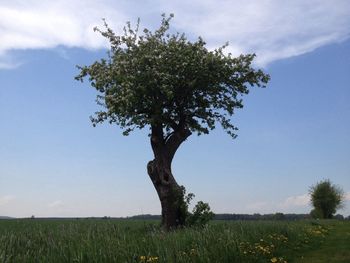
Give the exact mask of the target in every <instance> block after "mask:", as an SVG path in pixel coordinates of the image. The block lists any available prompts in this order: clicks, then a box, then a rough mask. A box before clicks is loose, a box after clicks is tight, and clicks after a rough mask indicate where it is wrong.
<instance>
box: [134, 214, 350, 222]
mask: <svg viewBox="0 0 350 263" xmlns="http://www.w3.org/2000/svg"><path fill="white" fill-rule="evenodd" d="M128 218H129V219H142V220H160V219H161V216H160V215H150V214H145V215H136V216H131V217H128ZM334 218H335V219H340V220H343V219H347V220H350V216H348V217H346V218H344V216H343V215H339V214H338V215H336V216H334ZM303 219H311V216H310V214H283V213H275V214H263V215H261V214H252V215H251V214H215V217H214V220H303Z"/></svg>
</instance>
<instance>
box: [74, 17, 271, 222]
mask: <svg viewBox="0 0 350 263" xmlns="http://www.w3.org/2000/svg"><path fill="white" fill-rule="evenodd" d="M172 17H173V15H170V16H169V17H166V16H165V15H164V14H163V15H162V21H161V25H160V27H159V28H158V29H157V30H155V31H154V32H151V31H150V30H148V29H144V30H143V33H142V34H139V21H140V20H138V23H137V26H136V28H135V29H132V28H131V25H130V22H128V23H127V26H125V27H124V34H122V35H117V34H116V33H115V32H114V31H113V30H112V29H111V28H110V27H109V26H108V24H107V23H106V21H104V23H105V30H104V31H103V30H101V29H99V28H95V29H94V30H95V31H97V32H99V33H100V34H101V35H102V36H103V37H105V38H107V39H108V41H109V42H110V45H111V48H110V51H109V52H108V58H107V59H101V60H100V61H96V62H94V63H93V64H92V65H90V66H78V68H79V69H80V74H79V75H78V76H77V77H76V79H77V80H80V81H83V79H84V78H85V77H88V80H89V82H90V84H91V86H92V87H93V88H95V89H96V90H97V91H98V92H99V95H97V103H98V104H99V105H101V106H102V107H103V110H101V111H99V112H96V115H95V116H94V117H91V120H92V123H93V125H94V126H95V125H96V124H98V123H102V122H104V121H108V122H109V123H111V124H117V125H119V126H120V127H121V128H122V129H123V134H124V135H128V134H129V133H130V132H131V131H132V130H134V129H135V128H138V129H142V128H146V127H147V128H149V131H150V133H149V136H150V143H151V146H152V150H153V153H154V159H153V160H151V161H150V162H149V163H148V164H147V171H148V175H149V177H150V179H151V180H152V183H153V185H154V187H155V189H156V191H157V193H158V197H159V199H160V202H161V207H162V224H163V225H164V226H165V227H166V228H167V229H170V228H174V227H177V226H179V225H183V224H184V222H185V214H186V213H184V212H183V210H182V209H181V207H183V202H184V198H183V195H182V192H183V191H182V189H181V187H180V186H179V185H178V183H177V182H176V180H175V178H174V176H173V174H172V171H171V163H172V160H173V158H174V155H175V153H176V151H177V149H178V148H179V146H180V145H181V144H182V143H183V142H184V141H185V140H186V139H187V138H188V137H189V136H190V135H191V134H193V133H195V134H198V135H201V134H208V133H209V132H210V131H211V130H213V129H214V128H215V127H216V125H217V123H220V124H221V126H222V127H223V129H225V130H226V132H227V133H228V134H229V135H231V136H232V138H235V137H236V134H235V132H236V130H237V128H236V127H235V126H234V125H233V124H232V123H231V120H230V117H231V116H232V115H233V114H234V111H235V109H239V108H242V107H243V104H242V95H244V94H248V92H249V87H252V86H259V87H265V85H266V83H267V82H268V80H269V76H268V75H267V74H265V73H264V72H263V71H261V70H256V69H254V68H253V67H252V66H251V64H252V61H253V59H254V57H255V54H248V55H240V56H239V57H237V58H235V57H232V56H231V54H227V55H225V54H224V48H225V47H226V46H227V45H228V44H225V45H223V46H222V47H220V48H218V49H215V50H214V51H209V50H208V49H207V48H206V47H205V46H206V43H205V42H204V41H203V39H202V38H200V37H199V38H198V39H197V40H196V41H194V42H191V41H189V40H187V38H186V36H185V34H179V33H176V34H170V33H169V22H170V20H171V18H172Z"/></svg>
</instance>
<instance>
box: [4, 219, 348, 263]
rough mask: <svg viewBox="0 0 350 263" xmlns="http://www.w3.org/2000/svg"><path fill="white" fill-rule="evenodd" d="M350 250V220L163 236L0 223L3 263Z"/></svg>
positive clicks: (316, 254) (276, 258) (96, 222)
mask: <svg viewBox="0 0 350 263" xmlns="http://www.w3.org/2000/svg"><path fill="white" fill-rule="evenodd" d="M323 247H324V249H323ZM349 248H350V222H349V221H336V220H329V221H307V220H300V221H213V222H211V223H210V224H209V225H208V226H206V227H204V228H197V229H196V228H190V229H179V230H176V231H172V232H170V233H166V232H164V231H162V229H161V228H160V226H159V222H157V221H141V220H114V219H57V220H56V219H12V220H0V262H134V263H145V262H169V263H171V262H179V263H181V262H183V263H188V262H206V263H214V262H220V263H222V262H244V263H245V262H247V263H249V262H265V263H266V262H270V263H271V262H272V263H276V262H279V263H286V262H350V252H349V251H348V250H349ZM327 249H328V250H327ZM337 255H338V257H337ZM327 256H328V257H330V258H331V259H334V261H332V260H328V259H327V260H325V259H326V258H327ZM318 260H320V261H318ZM322 260H325V261H322Z"/></svg>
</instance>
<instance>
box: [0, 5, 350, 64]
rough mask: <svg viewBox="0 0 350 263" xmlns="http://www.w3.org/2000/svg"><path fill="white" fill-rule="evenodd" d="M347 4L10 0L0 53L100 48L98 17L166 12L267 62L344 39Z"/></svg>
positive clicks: (118, 24)
mask: <svg viewBox="0 0 350 263" xmlns="http://www.w3.org/2000/svg"><path fill="white" fill-rule="evenodd" d="M349 10H350V2H349V1H348V0H334V1H324V0H309V1H304V0H295V1H287V2H286V1H279V0H247V1H238V0H230V1H229V0H223V1H219V2H218V1H214V0H193V1H185V0H179V1H161V0H154V1H144V2H140V1H136V0H130V1H118V3H116V2H115V1H111V0H100V1H97V0H85V1H83V0H76V1H70V0H57V1H38V0H27V1H21V0H13V1H7V2H5V3H4V2H2V4H1V7H0V24H1V27H0V33H1V42H0V54H5V53H7V52H8V51H10V50H18V49H37V48H53V47H57V46H59V45H62V46H67V47H82V48H88V49H91V48H101V47H104V46H106V42H105V41H104V39H103V38H102V37H100V36H99V35H98V34H96V33H94V32H93V31H92V28H93V27H94V26H96V25H101V18H106V19H107V21H108V22H109V24H110V25H111V26H112V27H113V28H115V29H121V28H122V27H123V25H124V23H125V21H127V20H132V21H133V20H134V19H135V17H137V16H139V17H141V18H145V20H146V21H144V20H142V21H144V22H145V23H144V25H148V24H147V23H148V22H150V21H151V23H153V22H154V21H159V14H160V13H162V12H164V11H165V12H167V13H171V12H172V13H175V20H174V24H175V26H176V28H177V29H178V30H179V31H185V32H187V33H189V34H191V35H194V36H197V35H201V36H202V37H204V39H206V40H207V42H208V45H209V46H211V47H216V46H218V45H220V44H223V43H224V42H226V41H229V42H230V47H229V51H231V52H232V53H233V54H238V53H246V52H256V53H257V54H258V58H257V62H258V64H259V65H266V64H268V63H270V62H272V61H276V60H279V59H283V58H288V57H291V56H297V55H300V54H304V53H307V52H310V51H313V50H315V49H316V48H318V47H321V46H324V45H327V44H331V43H337V42H340V41H343V40H345V39H347V38H348V37H349V35H350V11H349ZM155 18H157V19H155ZM0 61H2V60H1V58H0ZM0 67H2V68H6V67H7V68H11V66H9V64H8V63H4V62H1V63H0Z"/></svg>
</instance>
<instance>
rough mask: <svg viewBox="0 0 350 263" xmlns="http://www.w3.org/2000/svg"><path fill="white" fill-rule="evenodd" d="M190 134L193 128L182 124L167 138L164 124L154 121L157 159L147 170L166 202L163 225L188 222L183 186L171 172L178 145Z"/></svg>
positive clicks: (171, 226) (177, 225) (163, 208)
mask: <svg viewBox="0 0 350 263" xmlns="http://www.w3.org/2000/svg"><path fill="white" fill-rule="evenodd" d="M190 135H191V132H190V131H189V130H188V129H186V128H185V127H184V126H183V125H182V124H181V125H180V124H179V125H178V126H177V128H175V130H174V132H173V133H171V134H170V135H168V136H166V137H165V138H164V134H163V127H162V125H160V124H158V125H152V134H151V145H152V150H153V153H154V160H152V161H150V162H149V163H148V165H147V172H148V175H149V177H150V178H151V180H152V183H153V185H154V187H155V189H156V190H157V193H158V197H159V200H160V203H161V206H162V225H163V227H165V229H167V230H170V229H174V228H177V227H179V226H182V225H184V224H185V219H186V212H187V211H186V207H185V205H184V198H183V190H182V188H181V187H180V186H179V185H178V184H177V182H176V180H175V178H174V176H173V174H172V172H171V162H172V160H173V158H174V155H175V152H176V151H177V149H178V147H179V146H180V145H181V143H182V142H184V141H185V140H186V138H187V137H188V136H190Z"/></svg>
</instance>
